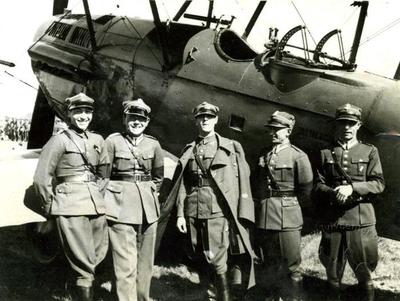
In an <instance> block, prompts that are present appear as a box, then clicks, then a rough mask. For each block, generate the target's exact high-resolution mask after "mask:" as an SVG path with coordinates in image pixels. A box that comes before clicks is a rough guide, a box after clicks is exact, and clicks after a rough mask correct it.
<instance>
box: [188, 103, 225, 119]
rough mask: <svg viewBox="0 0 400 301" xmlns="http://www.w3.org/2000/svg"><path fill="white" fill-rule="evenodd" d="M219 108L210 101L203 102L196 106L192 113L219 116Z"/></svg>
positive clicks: (195, 115)
mask: <svg viewBox="0 0 400 301" xmlns="http://www.w3.org/2000/svg"><path fill="white" fill-rule="evenodd" d="M218 112H219V108H218V107H217V106H214V105H213V104H210V103H208V102H206V101H205V102H202V103H201V104H199V105H198V106H196V107H195V108H194V109H193V111H192V113H193V115H194V117H197V116H200V115H212V116H218Z"/></svg>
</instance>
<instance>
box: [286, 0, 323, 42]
mask: <svg viewBox="0 0 400 301" xmlns="http://www.w3.org/2000/svg"><path fill="white" fill-rule="evenodd" d="M290 2H291V3H292V5H293V7H294V9H295V10H296V12H297V14H298V15H299V17H300V19H301V22H303V25H304V26H305V27H306V28H307V31H308V33H309V34H310V37H311V39H312V40H313V42H314V45H317V42H316V41H315V39H314V36H313V35H312V33H311V31H310V29H309V28H308V26H307V24H306V21H304V19H303V16H302V15H301V13H300V11H299V10H298V9H297V7H296V4H295V3H294V0H291V1H290Z"/></svg>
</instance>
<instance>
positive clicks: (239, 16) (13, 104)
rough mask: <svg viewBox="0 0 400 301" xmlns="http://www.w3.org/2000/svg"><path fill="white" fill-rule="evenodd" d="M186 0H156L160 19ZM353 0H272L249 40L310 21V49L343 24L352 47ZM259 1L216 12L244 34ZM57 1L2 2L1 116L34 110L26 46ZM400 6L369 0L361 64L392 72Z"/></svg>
mask: <svg viewBox="0 0 400 301" xmlns="http://www.w3.org/2000/svg"><path fill="white" fill-rule="evenodd" d="M182 3H183V0H163V1H162V0H157V4H158V7H159V12H160V15H161V19H162V20H167V19H172V18H173V16H174V15H175V13H176V12H177V10H178V9H179V7H180V6H181V4H182ZM227 3H229V5H227ZM351 3H353V1H352V0H323V1H321V0H267V3H266V5H265V7H264V10H263V13H262V14H261V16H260V17H259V19H258V21H257V23H256V24H255V27H254V29H253V31H252V33H251V35H250V36H249V38H248V41H249V43H250V44H251V45H252V46H253V48H255V49H256V50H258V51H262V50H263V48H264V44H265V43H266V42H267V37H268V29H269V28H270V27H277V28H279V35H278V37H279V38H281V37H282V36H283V35H284V34H285V33H286V32H287V31H288V30H290V29H291V28H293V27H295V26H297V25H300V24H303V23H305V25H306V26H307V28H308V30H309V31H310V33H311V35H309V36H308V44H309V47H310V48H311V49H313V48H314V47H315V43H314V42H313V40H314V41H315V42H318V41H319V39H321V38H322V36H324V35H325V34H326V33H328V32H329V31H331V30H333V29H336V28H339V29H341V30H342V36H343V42H344V48H345V51H347V50H349V49H350V47H351V45H352V39H353V37H354V32H355V28H356V24H357V20H358V15H359V9H358V8H354V7H352V6H350V4H351ZM257 4H258V1H256V0H216V1H215V4H214V15H215V16H216V17H220V16H221V15H222V14H224V15H225V16H226V17H227V18H230V16H231V15H234V16H235V17H236V19H235V21H234V23H233V25H232V29H234V30H236V31H238V32H239V33H240V34H242V33H243V31H244V29H245V27H246V24H247V22H248V20H249V18H250V17H251V15H252V13H253V11H254V9H255V8H256V6H257ZM52 5H53V4H52V0H35V1H32V0H3V1H2V3H1V4H0V40H1V44H0V45H1V46H0V59H1V60H6V61H11V62H14V63H15V64H16V67H13V68H10V67H6V66H3V65H0V117H4V116H12V117H18V118H23V117H25V116H27V115H29V114H30V113H31V112H32V110H33V105H34V101H35V97H36V89H37V81H36V78H35V76H34V75H33V72H32V70H31V67H30V59H29V56H28V54H27V49H28V48H29V46H30V45H31V44H32V42H33V37H34V35H35V32H36V29H37V28H38V27H39V25H40V24H41V23H42V22H44V21H45V20H46V19H48V18H50V17H51V13H52ZM89 5H90V9H91V14H92V15H102V14H110V13H111V14H114V15H123V16H131V17H141V18H147V19H151V18H152V15H151V10H150V6H149V3H148V1H147V0H89ZM207 6H208V1H207V0H194V1H193V3H192V4H191V6H190V7H189V9H188V12H190V13H195V14H201V15H206V14H207ZM68 8H69V9H71V10H72V12H73V13H82V12H83V8H82V1H81V0H69V7H68ZM399 12H400V1H398V0H370V5H369V8H368V16H367V19H366V22H365V27H364V31H363V35H362V38H361V44H362V45H361V46H360V49H359V51H358V55H357V64H358V70H366V71H368V72H372V73H376V74H380V75H382V76H386V77H389V78H392V77H393V75H394V73H395V71H396V68H397V66H398V64H399V61H400V55H399V50H398V48H399V46H400V39H399V38H398V37H399V36H400V13H399ZM386 28H387V30H385V29H386ZM381 31H383V33H381V34H378V33H380V32H381ZM377 34H378V35H377ZM336 45H337V44H336V42H333V41H332V42H330V43H329V45H327V46H328V47H329V48H328V50H329V49H332V52H333V53H334V52H335V51H336V48H337V47H336ZM329 51H330V50H329ZM347 58H348V56H347ZM10 74H11V75H10ZM22 81H23V82H25V83H27V84H25V83H23V82H22Z"/></svg>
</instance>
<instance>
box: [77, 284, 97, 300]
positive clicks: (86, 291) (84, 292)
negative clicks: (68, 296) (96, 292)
mask: <svg viewBox="0 0 400 301" xmlns="http://www.w3.org/2000/svg"><path fill="white" fill-rule="evenodd" d="M72 300H73V301H93V288H92V287H85V286H75V287H74V290H73V293H72Z"/></svg>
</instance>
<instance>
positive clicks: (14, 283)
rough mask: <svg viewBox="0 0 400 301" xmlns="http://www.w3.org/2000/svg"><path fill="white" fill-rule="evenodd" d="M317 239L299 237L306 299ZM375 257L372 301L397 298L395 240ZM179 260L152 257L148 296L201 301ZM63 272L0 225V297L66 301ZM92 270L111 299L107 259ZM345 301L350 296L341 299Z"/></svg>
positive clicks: (312, 296) (19, 231) (313, 296)
mask: <svg viewBox="0 0 400 301" xmlns="http://www.w3.org/2000/svg"><path fill="white" fill-rule="evenodd" d="M23 147H24V145H23V146H19V145H17V144H16V143H11V142H9V141H6V142H4V141H1V142H0V152H1V151H12V150H13V149H14V150H19V149H21V148H23ZM1 185H4V183H2V184H1ZM14 185H17V184H16V183H14ZM4 201H5V200H1V202H4ZM10 214H11V213H10ZM319 240H320V234H319V233H314V234H308V235H305V236H303V238H302V259H303V261H302V265H301V267H302V272H303V274H304V287H305V291H306V300H310V301H319V300H324V299H326V290H325V286H324V284H325V282H324V280H325V279H326V277H325V272H324V270H323V267H322V265H321V264H320V262H319V259H318V245H319ZM177 245H178V246H179V245H180V244H177ZM170 252H171V251H170ZM171 253H174V251H172V252H171ZM164 257H165V256H164ZM379 257H380V259H379V264H378V267H377V269H376V271H375V272H374V273H373V278H374V283H375V287H376V298H375V300H377V301H391V300H400V241H394V240H390V239H386V238H379ZM182 262H184V260H183V258H182V260H177V259H176V258H175V259H174V260H168V259H165V258H163V259H161V260H157V264H156V266H155V267H154V270H153V280H152V287H151V297H152V298H153V300H155V301H157V300H158V301H173V300H174V301H175V300H180V301H200V300H204V288H203V287H201V285H200V282H199V277H198V275H197V273H196V272H195V271H194V270H192V269H190V268H188V267H187V266H186V265H184V264H183V263H182ZM259 268H260V266H257V267H256V270H257V269H259ZM67 271H68V268H67V263H66V262H65V261H64V260H63V259H62V258H60V260H58V261H57V262H55V263H54V264H51V265H48V266H45V265H40V264H38V263H37V262H35V260H34V259H33V255H32V249H31V246H30V243H29V239H28V237H27V235H26V233H25V226H23V225H22V226H8V227H0V301H1V300H7V301H8V300H10V301H31V300H35V301H47V300H60V301H69V300H70V298H69V296H68V294H67V293H66V290H65V287H64V283H65V280H66V277H67ZM97 274H98V275H97V281H96V283H95V287H96V290H95V294H96V299H95V300H97V301H100V300H103V301H111V300H113V299H112V297H111V293H110V291H111V286H112V285H111V283H112V277H113V276H112V275H113V273H112V263H111V260H110V257H107V258H106V260H105V261H104V262H103V263H102V264H101V265H100V266H99V268H98V271H97ZM343 283H344V286H345V287H347V289H346V290H350V287H351V285H353V284H355V283H356V280H355V277H354V275H353V273H352V271H351V269H350V268H349V267H348V265H347V267H346V271H345V275H344V279H343ZM236 300H238V299H236ZM246 300H254V301H257V300H262V299H261V298H260V294H259V292H258V291H257V289H253V290H252V291H250V292H249V294H248V297H247V298H246ZM344 300H354V299H351V298H347V297H345V298H344Z"/></svg>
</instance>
